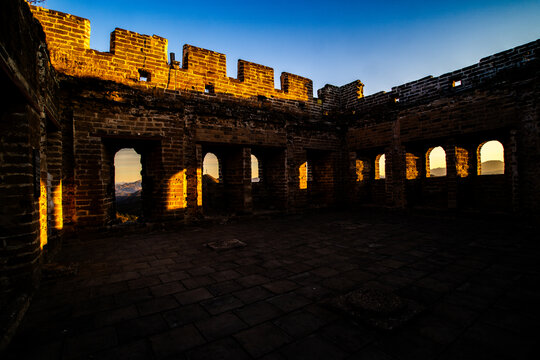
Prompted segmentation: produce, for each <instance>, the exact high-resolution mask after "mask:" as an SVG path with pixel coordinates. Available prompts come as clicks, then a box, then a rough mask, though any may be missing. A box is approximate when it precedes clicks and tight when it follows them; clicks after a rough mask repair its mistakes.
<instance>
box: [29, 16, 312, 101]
mask: <svg viewBox="0 0 540 360" xmlns="http://www.w3.org/2000/svg"><path fill="white" fill-rule="evenodd" d="M32 10H33V12H34V16H35V17H36V18H37V19H38V20H39V21H40V22H41V24H42V25H43V28H44V30H45V33H46V34H47V43H48V46H49V49H50V51H51V54H52V63H53V65H54V66H55V68H56V69H57V70H58V71H60V72H63V73H65V74H67V75H72V76H80V77H84V76H90V77H97V78H100V79H106V80H113V81H116V82H119V83H123V84H128V85H132V86H133V85H136V86H141V87H143V88H160V89H167V90H173V91H176V90H189V91H191V90H193V91H198V92H204V91H205V87H207V88H209V87H210V88H211V89H212V90H211V91H214V92H216V93H225V94H231V95H234V96H237V97H256V96H258V95H261V96H265V97H268V98H279V99H289V100H300V101H307V102H309V103H312V102H313V100H312V99H313V85H312V81H311V80H309V79H306V78H304V77H301V76H298V75H293V74H289V73H283V74H281V90H278V89H274V85H273V84H274V76H273V69H271V68H269V67H266V66H262V65H259V64H254V63H251V62H248V61H244V60H239V61H238V76H237V78H236V79H234V78H230V77H228V76H227V69H226V57H225V55H224V54H220V53H217V52H214V51H211V50H206V49H201V48H198V47H195V46H191V45H184V49H183V54H182V67H181V68H180V67H179V62H177V61H174V62H171V63H168V61H167V39H164V38H162V37H159V36H156V35H153V36H148V35H140V34H138V33H135V32H131V31H127V30H123V29H118V28H117V29H115V30H114V31H113V32H112V33H111V45H110V52H99V51H96V50H92V49H90V46H89V45H90V22H89V21H88V20H87V19H83V18H80V17H77V16H73V15H70V14H65V13H62V12H59V11H54V10H48V9H44V8H40V7H32ZM141 72H144V73H145V74H148V75H149V78H150V79H149V81H147V82H142V81H139V79H140V75H141ZM315 104H316V102H315Z"/></svg>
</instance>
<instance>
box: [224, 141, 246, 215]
mask: <svg viewBox="0 0 540 360" xmlns="http://www.w3.org/2000/svg"><path fill="white" fill-rule="evenodd" d="M224 155H225V156H224V159H223V184H224V187H225V194H226V201H227V208H228V209H229V210H230V211H233V212H240V213H244V212H251V211H252V197H251V149H250V148H247V147H234V148H230V149H227V151H225V152H224Z"/></svg>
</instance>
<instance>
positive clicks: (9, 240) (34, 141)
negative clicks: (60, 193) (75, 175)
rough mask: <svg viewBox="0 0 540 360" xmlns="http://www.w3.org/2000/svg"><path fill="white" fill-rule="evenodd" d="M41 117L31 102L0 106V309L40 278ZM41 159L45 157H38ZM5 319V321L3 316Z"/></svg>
mask: <svg viewBox="0 0 540 360" xmlns="http://www.w3.org/2000/svg"><path fill="white" fill-rule="evenodd" d="M40 150H41V149H40V118H39V116H38V115H37V114H36V113H35V112H34V111H33V110H32V109H31V108H30V106H27V105H24V104H20V103H4V106H3V108H2V109H0V154H2V161H0V204H2V206H0V309H2V311H3V312H4V311H5V314H7V311H15V310H16V308H12V306H13V305H15V306H16V303H15V299H17V298H19V297H20V296H25V295H28V294H30V293H31V292H32V291H33V290H34V288H35V286H36V284H37V282H38V278H39V266H38V263H39V257H40V255H41V251H40V236H39V235H40V223H39V208H38V204H39V199H40V195H41V187H40V180H41V179H40V178H41V161H42V159H41V156H40ZM43 161H45V160H43ZM8 321H9V320H8Z"/></svg>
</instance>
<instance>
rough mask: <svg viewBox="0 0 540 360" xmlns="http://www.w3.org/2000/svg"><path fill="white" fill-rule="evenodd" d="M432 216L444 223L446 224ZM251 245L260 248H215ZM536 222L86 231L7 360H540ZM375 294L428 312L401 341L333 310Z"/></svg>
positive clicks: (297, 220) (435, 219)
mask: <svg viewBox="0 0 540 360" xmlns="http://www.w3.org/2000/svg"><path fill="white" fill-rule="evenodd" d="M432 215H433V216H432ZM234 239H237V240H240V241H241V242H243V243H245V244H246V246H245V247H241V248H234V249H229V250H220V251H216V250H213V249H211V248H209V247H207V246H205V244H207V243H209V242H213V241H219V240H234ZM539 261H540V245H539V242H538V225H537V224H536V223H535V222H527V221H524V220H516V219H508V218H505V217H503V216H496V217H493V218H490V217H488V216H483V217H481V218H479V216H478V214H474V215H472V214H471V215H469V216H466V215H460V216H454V215H450V214H445V213H442V214H428V213H424V214H411V213H403V212H394V211H388V210H381V209H357V210H354V211H320V212H313V213H309V214H303V215H288V216H268V217H258V218H249V219H242V220H241V221H237V220H235V219H229V220H228V221H222V222H221V223H205V224H200V225H192V226H186V227H183V228H181V229H177V230H165V231H151V232H147V233H142V232H139V231H131V232H126V231H120V232H114V233H108V234H94V235H88V234H83V235H81V236H79V237H75V238H71V239H67V240H66V241H65V242H64V245H63V248H62V250H61V252H60V254H59V255H58V257H57V262H58V263H59V264H63V265H70V264H71V265H72V266H73V268H77V269H78V271H77V272H76V274H59V275H58V276H56V277H54V276H53V277H52V278H49V279H45V280H44V281H43V282H42V285H41V287H40V289H39V291H38V292H37V294H36V295H35V296H34V298H33V301H32V303H31V305H30V308H29V310H28V312H27V314H26V317H25V319H24V320H23V322H22V324H21V326H20V327H19V330H18V333H17V335H16V336H15V337H14V339H13V341H12V343H11V345H10V346H9V347H8V349H7V352H6V354H5V355H6V358H7V359H90V358H93V359H169V358H171V359H237V360H238V359H252V358H263V359H470V358H474V359H506V358H508V359H524V358H532V357H533V356H532V354H534V353H535V352H537V348H538V346H537V340H538V338H537V330H536V324H537V323H538V320H540V310H539V309H540V308H539V306H538V305H539V304H540V288H539V287H538V284H540V272H539V270H540V267H539V264H540V262H539ZM366 288H370V289H371V288H376V289H382V290H385V291H388V292H392V293H393V294H395V295H398V296H399V297H400V298H401V299H404V300H407V301H412V302H414V303H415V304H417V305H418V309H420V310H419V312H418V313H417V314H416V315H415V316H413V317H412V318H411V319H409V320H408V321H405V322H404V323H403V324H400V326H398V327H397V328H396V329H394V330H383V329H380V328H377V327H374V326H372V324H370V323H369V321H366V318H363V317H362V316H350V315H348V314H347V313H345V312H341V311H338V310H337V309H336V308H335V307H333V306H331V304H332V299H334V298H336V297H337V296H339V295H343V294H346V293H348V292H350V291H352V290H356V289H366Z"/></svg>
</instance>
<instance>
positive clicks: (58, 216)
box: [53, 180, 64, 230]
mask: <svg viewBox="0 0 540 360" xmlns="http://www.w3.org/2000/svg"><path fill="white" fill-rule="evenodd" d="M53 203H54V227H55V228H56V229H57V230H62V229H63V228H64V214H63V211H62V180H60V184H58V186H57V187H56V189H55V190H54V192H53Z"/></svg>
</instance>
